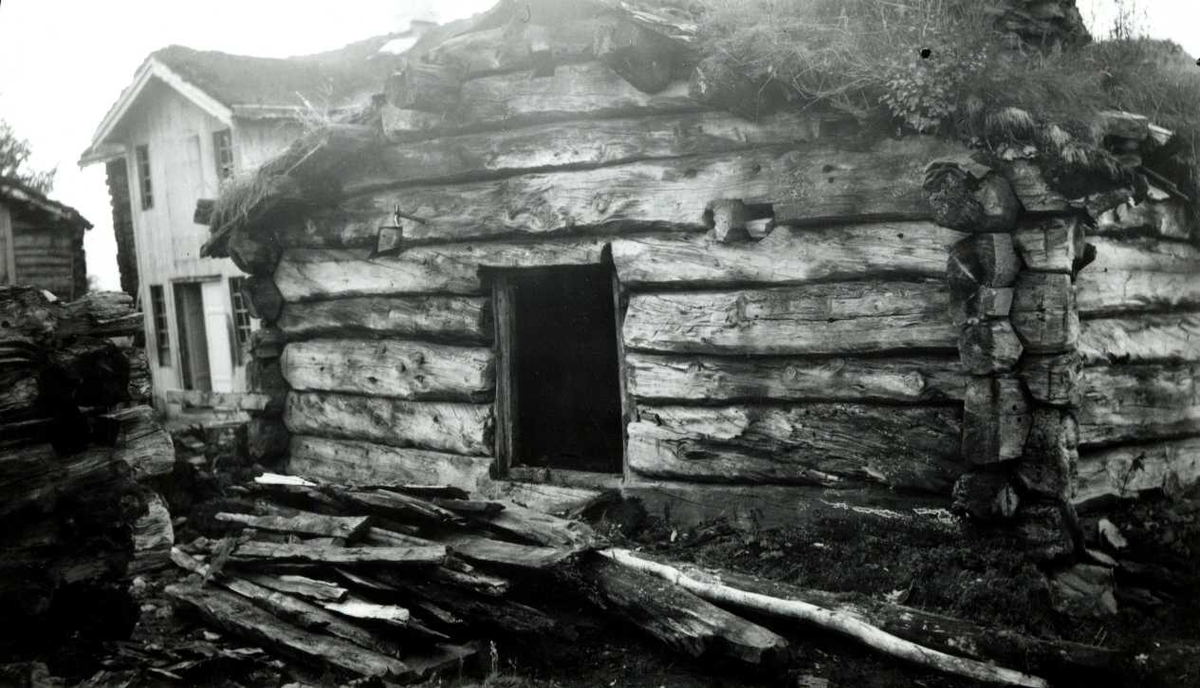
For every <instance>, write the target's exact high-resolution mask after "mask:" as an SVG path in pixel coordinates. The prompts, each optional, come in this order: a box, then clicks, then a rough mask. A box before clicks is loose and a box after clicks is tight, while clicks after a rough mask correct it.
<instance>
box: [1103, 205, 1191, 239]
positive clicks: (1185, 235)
mask: <svg viewBox="0 0 1200 688" xmlns="http://www.w3.org/2000/svg"><path fill="white" fill-rule="evenodd" d="M1194 224H1195V223H1194V221H1193V220H1192V213H1191V210H1190V209H1189V208H1188V203H1187V202H1186V201H1184V200H1181V199H1179V198H1174V197H1172V198H1168V199H1165V200H1153V199H1145V200H1143V201H1142V202H1141V203H1129V202H1126V203H1121V204H1120V205H1117V206H1115V207H1110V208H1108V209H1107V210H1105V211H1104V212H1102V213H1100V215H1099V217H1097V218H1096V229H1095V233H1096V234H1101V235H1111V236H1138V235H1142V236H1144V235H1151V236H1159V237H1163V238H1166V239H1176V240H1179V241H1187V240H1188V239H1189V238H1191V235H1192V233H1193V231H1194V230H1193V227H1194Z"/></svg>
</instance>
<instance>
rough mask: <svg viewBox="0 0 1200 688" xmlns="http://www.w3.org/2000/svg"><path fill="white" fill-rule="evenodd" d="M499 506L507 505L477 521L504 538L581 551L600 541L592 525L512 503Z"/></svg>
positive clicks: (503, 503)
mask: <svg viewBox="0 0 1200 688" xmlns="http://www.w3.org/2000/svg"><path fill="white" fill-rule="evenodd" d="M500 504H502V505H503V506H504V509H503V510H502V511H500V512H499V513H496V514H493V515H491V516H488V517H486V518H477V519H475V522H476V523H478V524H480V525H482V526H484V527H485V528H487V529H488V530H490V531H493V532H497V533H501V534H502V535H504V536H505V537H508V538H516V539H518V540H524V541H525V542H528V543H530V544H534V545H542V546H546V547H562V548H566V549H570V550H575V551H579V550H583V549H588V548H592V547H594V546H595V545H596V544H597V543H598V542H599V541H600V537H599V536H597V534H596V533H595V531H593V530H592V528H591V526H589V525H587V524H586V523H583V522H581V521H572V520H568V519H564V518H559V517H557V516H551V515H549V514H544V513H542V512H540V511H536V510H534V509H530V508H527V507H524V506H521V505H520V504H515V503H513V502H500Z"/></svg>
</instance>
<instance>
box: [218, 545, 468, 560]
mask: <svg viewBox="0 0 1200 688" xmlns="http://www.w3.org/2000/svg"><path fill="white" fill-rule="evenodd" d="M445 559H446V548H445V547H442V546H440V545H434V546H430V547H318V546H313V545H303V544H284V543H275V542H253V541H252V542H246V543H243V544H241V545H238V546H237V548H236V549H235V550H234V551H233V554H231V555H230V560H231V561H235V562H244V563H258V564H268V563H287V562H309V563H318V564H342V565H345V564H390V565H393V566H432V565H436V564H440V563H442V562H443V561H444V560H445Z"/></svg>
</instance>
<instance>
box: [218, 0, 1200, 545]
mask: <svg viewBox="0 0 1200 688" xmlns="http://www.w3.org/2000/svg"><path fill="white" fill-rule="evenodd" d="M1010 4H1011V3H1010ZM1018 4H1019V3H1018ZM1068 4H1069V3H1068ZM634 7H636V8H637V9H631V8H634ZM684 11H685V10H682V9H680V6H679V5H678V4H677V3H674V4H673V3H666V2H639V3H627V2H615V1H611V2H610V1H608V0H592V1H587V0H579V1H578V2H571V3H546V2H539V3H533V4H532V5H527V4H525V3H506V2H502V3H500V4H499V5H498V6H497V7H496V8H495V9H494V10H492V11H491V12H489V13H486V14H484V15H482V16H481V17H479V18H477V19H476V20H474V21H473V22H472V23H471V24H470V25H469V26H466V27H465V28H463V27H460V28H461V29H462V30H460V31H458V32H457V33H455V34H453V35H450V36H448V37H444V38H443V39H442V40H440V41H439V42H437V43H436V44H434V45H432V46H428V45H427V46H424V47H425V50H423V51H421V52H420V53H410V54H409V60H408V62H407V64H406V65H405V66H404V68H403V69H401V70H399V71H396V72H395V73H393V74H391V75H390V76H389V77H388V79H387V83H386V85H381V90H382V95H381V96H379V98H378V99H377V101H376V107H375V109H374V110H373V111H371V112H369V113H364V114H363V116H362V117H360V118H358V119H357V120H355V121H352V122H344V123H339V124H331V125H330V126H328V127H326V128H325V129H324V130H323V131H321V132H317V133H314V134H312V135H310V136H308V137H306V138H303V139H301V140H298V141H297V142H296V143H294V144H293V146H292V148H291V149H289V151H288V152H286V153H285V154H284V155H283V156H282V157H281V158H280V159H279V160H277V161H275V162H273V163H272V164H271V166H270V169H269V170H268V169H267V168H264V171H265V172H266V174H264V179H262V180H260V183H261V185H262V186H263V187H264V188H267V189H268V191H267V192H264V193H262V194H260V196H261V198H260V201H259V202H258V203H257V204H256V205H255V206H254V207H253V208H251V209H250V210H249V211H248V212H245V213H243V214H240V215H238V216H236V217H224V218H222V217H216V218H214V220H213V225H212V235H211V237H210V239H209V241H208V243H207V244H206V246H205V250H206V251H207V252H209V254H210V255H217V256H226V255H228V256H231V257H232V258H233V259H234V260H235V261H236V262H237V263H238V264H239V265H240V266H242V268H243V269H244V270H245V271H246V272H247V273H248V275H249V276H248V277H247V299H248V302H249V303H251V304H252V306H251V307H252V310H253V312H254V313H255V314H256V317H258V318H261V320H262V322H263V327H262V329H261V330H260V332H259V333H258V337H257V338H256V340H255V342H254V356H255V359H254V362H253V363H252V367H253V370H254V371H255V372H254V375H253V377H254V378H255V380H256V382H255V384H256V385H257V386H256V389H257V390H258V391H260V392H261V393H263V394H265V395H268V396H269V397H271V399H272V400H273V401H272V402H271V403H269V404H267V405H266V407H265V408H264V410H262V411H261V412H258V413H256V417H255V418H254V420H253V421H252V423H251V426H250V438H251V446H252V450H253V451H254V452H256V458H259V459H261V460H264V461H265V460H281V461H283V462H285V465H286V468H287V470H289V471H290V472H292V473H295V474H299V475H304V476H308V477H312V478H316V479H322V480H327V481H332V482H341V483H365V484H381V483H389V482H409V483H422V484H424V483H437V484H443V483H448V484H454V485H459V486H462V487H464V488H467V489H471V490H480V491H483V492H485V493H499V494H502V495H507V496H509V497H512V498H514V499H517V500H526V501H529V502H534V501H536V502H538V503H539V504H542V505H545V506H549V507H555V506H558V507H563V506H568V505H571V504H574V503H576V502H578V501H579V500H582V499H586V498H587V496H588V495H591V494H594V493H595V491H596V490H602V489H619V490H620V491H621V492H623V493H624V494H625V495H628V496H633V497H637V498H640V499H642V500H643V501H644V502H645V503H646V504H648V505H649V506H650V507H651V508H652V509H654V510H655V511H656V512H658V513H660V514H662V515H665V516H668V517H670V518H673V519H678V520H681V521H695V520H700V519H703V518H709V517H713V516H726V517H728V518H730V519H731V520H733V521H734V522H735V523H738V524H745V525H753V524H762V523H779V522H791V523H796V522H799V521H804V520H808V519H817V518H823V517H825V516H827V515H830V514H838V513H848V514H851V513H852V514H859V515H869V516H872V517H879V518H897V519H927V520H937V521H939V522H941V521H945V520H946V519H948V518H951V509H953V511H954V512H957V513H960V514H965V515H967V516H969V517H970V519H971V520H972V521H975V522H979V523H1005V524H1008V525H1009V526H1011V527H1012V528H1013V530H1014V531H1015V532H1017V533H1019V534H1020V536H1021V537H1023V538H1025V540H1026V542H1027V543H1028V545H1029V547H1030V549H1031V550H1032V551H1034V552H1037V553H1039V554H1040V555H1042V556H1045V557H1047V558H1053V557H1056V556H1062V555H1064V554H1066V553H1069V552H1071V551H1073V550H1074V547H1075V542H1076V541H1077V540H1076V535H1077V531H1076V528H1077V525H1076V524H1077V516H1078V510H1079V509H1083V508H1090V507H1091V506H1094V505H1096V504H1102V503H1103V502H1104V500H1106V499H1111V498H1123V497H1130V496H1135V495H1137V494H1139V493H1142V492H1143V491H1146V490H1162V489H1168V490H1169V489H1176V488H1178V487H1179V486H1181V485H1186V484H1189V483H1193V482H1195V481H1196V480H1197V478H1198V477H1200V421H1198V420H1197V419H1198V418H1200V415H1198V413H1197V408H1198V407H1197V405H1196V404H1197V402H1196V399H1197V397H1196V394H1195V389H1194V385H1195V379H1196V378H1195V368H1194V367H1195V366H1196V365H1197V362H1198V361H1200V340H1198V339H1197V338H1196V337H1195V336H1194V335H1195V334H1196V328H1197V321H1196V313H1197V309H1198V308H1200V293H1198V292H1197V291H1196V285H1197V284H1200V282H1196V279H1195V277H1196V274H1197V272H1200V252H1198V251H1197V249H1196V239H1197V231H1196V230H1197V228H1196V226H1195V221H1194V208H1193V207H1191V205H1190V201H1189V200H1188V199H1187V198H1186V197H1185V196H1184V195H1183V194H1182V193H1180V192H1178V189H1173V190H1171V189H1167V187H1168V186H1170V185H1169V184H1166V183H1163V182H1161V181H1160V182H1158V186H1156V185H1155V184H1153V183H1149V182H1147V179H1150V178H1156V179H1157V178H1158V176H1157V175H1155V174H1154V173H1153V172H1151V171H1150V170H1148V169H1142V168H1136V169H1134V170H1132V171H1131V172H1130V175H1129V176H1130V177H1131V178H1133V179H1136V180H1140V183H1142V184H1143V186H1142V188H1143V189H1149V191H1147V192H1145V193H1141V194H1137V200H1134V198H1135V194H1134V192H1133V191H1131V190H1130V189H1124V188H1113V185H1112V184H1109V183H1108V182H1107V181H1105V182H1104V183H1101V182H1096V183H1095V184H1093V185H1092V186H1093V187H1094V188H1085V189H1084V190H1083V191H1082V192H1078V191H1072V192H1070V193H1068V192H1066V191H1063V190H1061V189H1060V188H1059V185H1058V184H1057V183H1056V182H1055V180H1054V179H1052V176H1051V175H1049V174H1046V173H1045V171H1044V170H1043V169H1042V167H1041V166H1040V165H1039V159H1038V158H1037V155H1036V151H1035V152H1030V151H1029V150H1026V149H1022V148H1020V147H1011V148H1008V149H1005V150H1004V151H1002V154H994V152H993V154H984V153H983V152H981V151H978V150H973V149H970V148H968V147H967V146H965V145H964V144H963V143H961V142H958V141H953V140H947V139H942V138H937V137H933V136H918V135H905V136H899V137H898V136H896V134H895V131H894V130H890V129H889V130H880V129H879V128H870V127H867V126H864V125H863V124H861V123H859V122H858V121H856V120H854V119H852V118H847V117H846V116H845V115H844V114H841V113H839V112H837V111H835V110H833V109H826V108H822V107H819V106H814V107H807V108H779V109H776V110H775V111H769V112H768V111H761V110H760V111H759V112H757V113H756V114H755V115H754V116H747V113H746V112H745V111H746V109H747V108H746V105H747V102H748V101H747V96H746V85H745V84H742V83H739V82H737V80H736V79H731V78H730V77H729V75H722V74H717V73H714V72H713V71H711V70H709V69H708V66H709V65H707V63H705V62H704V61H702V60H696V59H695V54H696V45H695V43H694V42H695V37H694V34H693V33H692V32H691V31H690V30H689V24H688V22H687V21H686V17H685V18H682V19H681V18H680V16H679V14H680V13H681V12H684ZM755 89H757V87H755ZM755 89H752V91H753V90H755ZM752 95H753V94H751V96H752ZM1111 120H1112V123H1113V124H1114V127H1115V128H1116V129H1119V130H1120V133H1121V136H1122V137H1125V138H1124V144H1125V145H1127V146H1128V145H1132V146H1133V147H1134V149H1137V148H1138V147H1139V146H1141V147H1143V148H1145V149H1151V148H1153V147H1155V146H1161V145H1163V143H1164V142H1165V141H1166V140H1168V139H1169V138H1170V135H1171V133H1170V132H1168V131H1165V130H1163V129H1161V128H1159V127H1155V126H1153V125H1152V124H1151V123H1149V122H1148V121H1146V120H1145V118H1141V117H1137V116H1135V115H1130V114H1128V113H1111ZM1117 125H1120V126H1119V127H1118V126H1117ZM1114 136H1115V135H1114ZM1126 150H1128V148H1126ZM1075 181H1078V180H1075ZM1080 186H1081V185H1080V184H1078V183H1076V184H1075V186H1074V187H1072V188H1073V189H1078V188H1079V187H1080ZM1083 186H1086V185H1083Z"/></svg>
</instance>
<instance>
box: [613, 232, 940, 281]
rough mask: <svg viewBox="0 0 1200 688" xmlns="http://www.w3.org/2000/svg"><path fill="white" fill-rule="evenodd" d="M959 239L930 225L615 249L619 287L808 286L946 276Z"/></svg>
mask: <svg viewBox="0 0 1200 688" xmlns="http://www.w3.org/2000/svg"><path fill="white" fill-rule="evenodd" d="M961 237H962V234H960V233H959V232H955V231H952V230H949V229H945V228H942V227H938V226H937V225H934V224H932V223H929V222H880V223H875V224H863V225H851V226H845V227H826V228H812V229H800V228H792V227H776V228H775V229H774V231H772V232H771V233H770V234H768V235H767V236H766V237H765V238H763V239H762V240H761V241H758V242H750V243H740V244H726V243H720V242H718V241H715V240H714V239H713V237H711V236H710V235H708V234H704V235H686V236H678V237H637V238H635V237H628V238H623V239H617V240H615V241H614V242H613V244H612V256H613V263H614V264H615V265H616V268H617V274H618V276H619V277H620V278H621V283H622V284H623V285H624V286H626V287H628V288H630V289H647V288H650V287H654V286H670V287H672V288H675V287H683V286H689V287H699V288H704V287H711V286H721V285H730V284H733V285H737V284H804V283H808V282H819V281H831V280H847V279H861V278H865V277H872V278H884V277H887V276H889V275H890V276H919V277H928V278H941V277H942V276H943V275H944V274H945V266H946V249H947V247H948V246H949V245H951V244H953V243H954V242H955V241H957V240H958V239H959V238H961Z"/></svg>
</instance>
